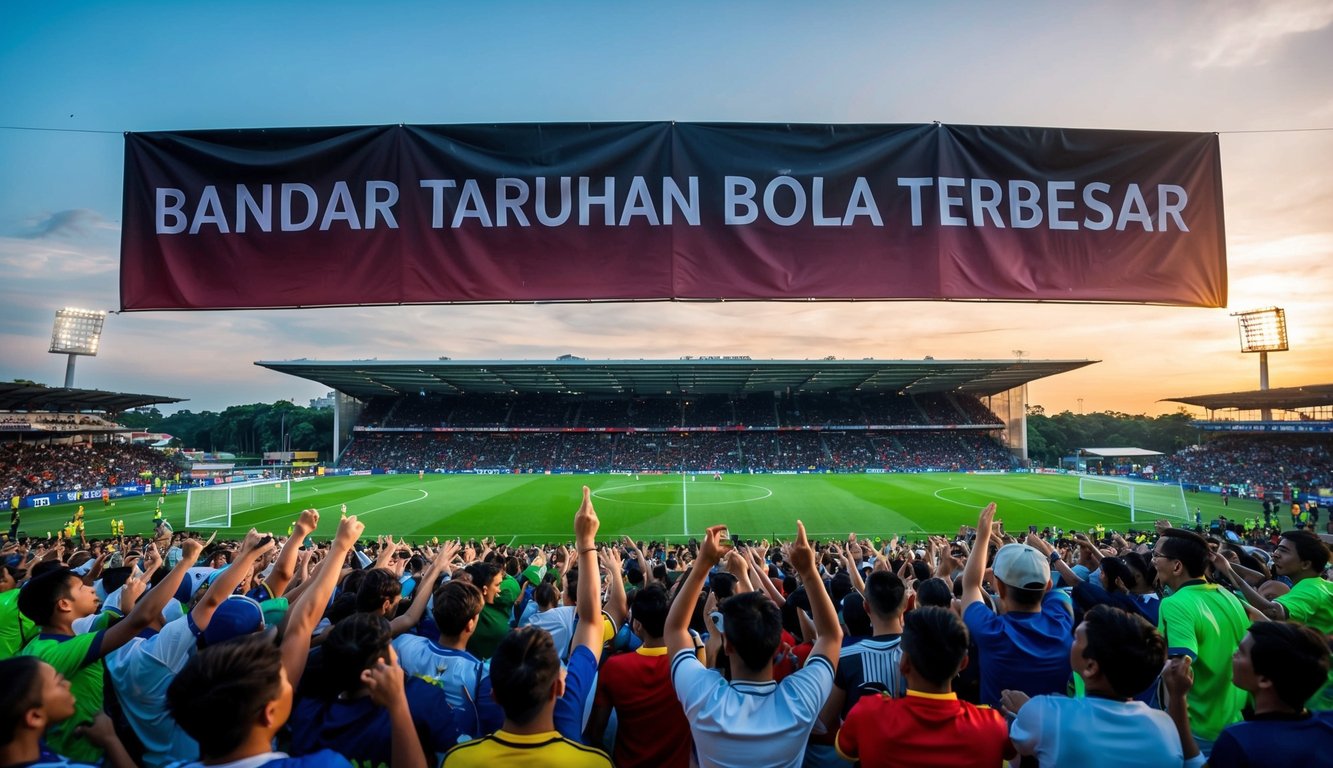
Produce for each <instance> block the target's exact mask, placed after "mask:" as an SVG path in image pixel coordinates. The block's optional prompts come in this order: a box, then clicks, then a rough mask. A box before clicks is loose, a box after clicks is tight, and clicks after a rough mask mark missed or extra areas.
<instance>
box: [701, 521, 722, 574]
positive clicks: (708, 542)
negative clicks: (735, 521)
mask: <svg viewBox="0 0 1333 768" xmlns="http://www.w3.org/2000/svg"><path fill="white" fill-rule="evenodd" d="M726 532H727V526H725V525H713V526H709V528H708V530H707V531H705V532H704V540H703V543H702V544H700V546H699V558H698V562H697V563H696V565H697V566H698V567H700V568H712V567H713V566H715V565H717V564H718V563H719V562H721V560H722V556H723V555H725V554H726V553H727V550H726V547H724V546H723V544H722V534H724V533H726Z"/></svg>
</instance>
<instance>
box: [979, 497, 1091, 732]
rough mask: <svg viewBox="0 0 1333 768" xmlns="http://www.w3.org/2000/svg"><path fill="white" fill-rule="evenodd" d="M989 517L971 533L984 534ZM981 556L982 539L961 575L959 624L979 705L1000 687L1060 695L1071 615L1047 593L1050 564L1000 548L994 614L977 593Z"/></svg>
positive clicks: (993, 698)
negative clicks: (974, 667)
mask: <svg viewBox="0 0 1333 768" xmlns="http://www.w3.org/2000/svg"><path fill="white" fill-rule="evenodd" d="M988 509H989V508H988ZM993 516H994V510H993V509H992V510H991V511H990V515H989V516H987V515H986V514H985V513H984V512H983V514H982V517H983V518H984V520H979V521H978V524H977V530H979V531H982V530H990V524H991V518H993ZM982 522H984V523H985V525H984V527H983V525H982ZM986 552H987V545H986V543H985V541H984V539H978V541H977V547H976V549H975V550H974V551H973V552H972V555H971V557H969V558H968V561H967V566H966V567H965V568H964V571H963V621H964V622H965V623H966V624H967V629H968V631H969V632H970V633H971V634H972V639H973V640H974V641H975V642H976V645H977V650H978V651H979V653H980V658H979V659H977V661H978V663H979V664H980V666H981V703H982V704H986V705H988V706H996V705H998V704H999V703H1000V691H1002V690H1004V689H1006V688H1023V689H1026V692H1027V693H1030V694H1032V695H1034V696H1035V695H1039V694H1044V693H1062V692H1063V691H1064V690H1065V687H1066V685H1067V684H1068V681H1069V647H1070V645H1071V644H1072V643H1073V629H1074V615H1073V611H1072V606H1071V605H1070V603H1069V602H1068V598H1067V597H1066V596H1065V595H1064V594H1063V593H1061V592H1058V591H1055V590H1052V589H1051V583H1050V577H1051V570H1050V564H1049V563H1048V561H1047V559H1046V557H1045V556H1044V555H1042V554H1041V553H1040V552H1039V551H1037V550H1036V549H1034V548H1033V547H1030V546H1028V545H1026V544H1006V545H1005V546H1003V547H1001V548H1000V550H999V552H997V553H996V555H995V563H994V566H993V571H994V574H995V580H996V589H997V591H998V596H999V599H1000V602H1002V603H1003V605H1004V608H1005V610H1004V612H1003V613H1002V614H997V613H995V612H994V611H992V610H991V609H990V608H989V607H987V605H986V603H985V601H984V600H983V598H982V594H981V579H982V571H983V570H984V566H985V561H986Z"/></svg>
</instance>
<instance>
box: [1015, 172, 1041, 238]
mask: <svg viewBox="0 0 1333 768" xmlns="http://www.w3.org/2000/svg"><path fill="white" fill-rule="evenodd" d="M1040 200H1041V187H1039V186H1037V185H1036V184H1033V183H1032V182H1030V181H1027V180H1026V179H1010V180H1009V225H1010V226H1012V227H1013V228H1014V229H1032V228H1034V227H1036V226H1037V225H1038V224H1040V223H1041V215H1042V214H1041V205H1040V204H1039V201H1040Z"/></svg>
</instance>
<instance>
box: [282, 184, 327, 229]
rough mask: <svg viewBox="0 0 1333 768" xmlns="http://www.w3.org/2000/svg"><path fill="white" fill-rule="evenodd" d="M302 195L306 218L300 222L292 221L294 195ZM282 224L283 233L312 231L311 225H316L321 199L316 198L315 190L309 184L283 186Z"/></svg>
mask: <svg viewBox="0 0 1333 768" xmlns="http://www.w3.org/2000/svg"><path fill="white" fill-rule="evenodd" d="M298 193H299V194H300V195H301V196H302V197H304V198H305V208H306V211H305V218H304V219H302V220H300V221H293V220H292V201H293V197H292V196H293V195H295V194H298ZM281 199H282V223H281V225H280V226H281V229H282V231H283V232H300V231H302V230H305V229H310V225H311V224H314V223H315V215H316V214H317V213H318V211H319V198H318V197H316V196H315V190H314V189H313V188H312V187H311V186H310V185H309V184H292V183H288V184H283V185H282V197H281Z"/></svg>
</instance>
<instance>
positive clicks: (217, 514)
mask: <svg viewBox="0 0 1333 768" xmlns="http://www.w3.org/2000/svg"><path fill="white" fill-rule="evenodd" d="M291 500H292V482H291V481H290V480H256V481H253V482H248V483H224V484H222V485H205V486H201V487H199V488H191V489H190V490H189V492H188V493H187V494H186V497H185V527H186V528H230V527H231V517H232V515H234V514H239V513H241V512H248V511H250V510H252V509H259V508H260V507H267V506H271V505H273V504H285V503H287V502H289V501H291Z"/></svg>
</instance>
